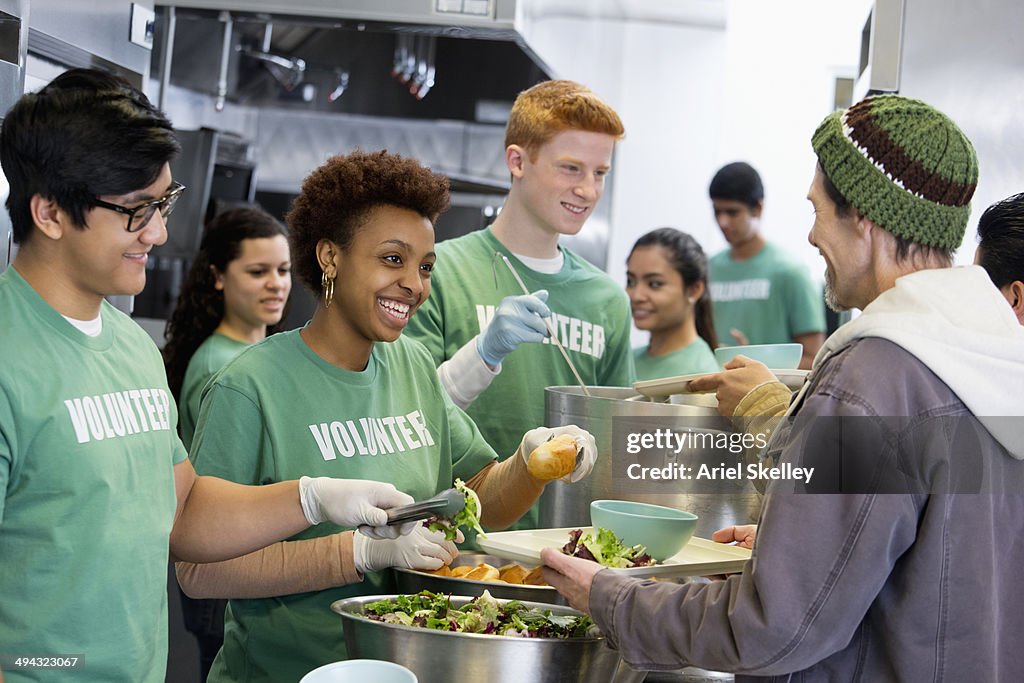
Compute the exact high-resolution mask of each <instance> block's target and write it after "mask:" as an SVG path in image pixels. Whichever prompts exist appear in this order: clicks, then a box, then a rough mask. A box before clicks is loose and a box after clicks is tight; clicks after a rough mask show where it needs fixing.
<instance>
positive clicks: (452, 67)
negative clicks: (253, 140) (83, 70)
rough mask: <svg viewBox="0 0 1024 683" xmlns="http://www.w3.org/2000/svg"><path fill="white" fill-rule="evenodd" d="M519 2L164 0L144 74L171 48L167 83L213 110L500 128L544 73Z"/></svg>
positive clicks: (156, 70)
mask: <svg viewBox="0 0 1024 683" xmlns="http://www.w3.org/2000/svg"><path fill="white" fill-rule="evenodd" d="M522 2H524V0H345V1H344V2H338V1H337V0H299V1H298V2H281V0H246V1H238V0H205V1H202V2H199V1H195V0H168V1H167V2H163V3H159V4H158V6H157V10H158V24H163V26H164V30H163V31H158V36H157V41H156V45H155V46H154V60H155V61H154V65H153V74H154V76H158V75H159V74H161V73H162V71H163V69H162V65H161V64H159V63H158V62H159V59H160V57H159V56H160V55H161V54H162V52H163V51H164V49H165V46H166V45H168V44H170V45H172V46H173V47H172V49H171V61H170V69H169V73H168V75H167V79H168V80H169V82H170V83H172V84H174V85H178V86H181V87H184V88H187V89H190V90H193V91H196V92H201V93H206V94H209V95H213V96H214V97H219V98H221V99H220V102H221V103H223V101H224V100H228V101H232V102H235V103H238V104H242V105H246V106H254V107H276V108H280V107H284V108H297V109H304V110H312V111H322V112H332V113H343V114H356V115H367V116H391V117H398V118H406V119H434V120H436V119H450V120H461V121H475V122H483V123H497V124H501V123H504V117H505V116H506V115H507V111H508V107H509V106H511V103H512V100H514V99H515V96H516V95H517V94H518V93H519V92H521V91H522V90H525V89H526V88H528V87H530V86H531V85H534V84H535V83H538V82H540V81H542V80H546V79H547V78H549V77H550V76H551V70H550V68H549V67H548V66H547V65H546V64H545V63H544V61H543V60H542V59H541V58H540V57H539V56H538V55H537V54H536V53H535V52H534V50H532V49H531V47H530V44H529V42H528V41H527V38H526V36H524V35H523V31H522V27H521V26H519V25H518V24H517V21H516V17H517V14H521V13H522V7H521V3H522ZM517 5H519V6H517ZM168 27H172V30H170V31H169V30H168Z"/></svg>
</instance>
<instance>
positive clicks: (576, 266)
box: [406, 228, 634, 529]
mask: <svg viewBox="0 0 1024 683" xmlns="http://www.w3.org/2000/svg"><path fill="white" fill-rule="evenodd" d="M495 252H501V253H502V254H504V255H505V256H506V257H508V259H509V260H510V261H511V262H512V264H513V266H514V267H515V269H516V271H518V273H519V276H520V277H521V278H522V279H523V282H524V283H525V284H526V287H527V288H528V289H529V290H530V291H531V292H535V291H537V290H538V289H546V290H548V301H547V304H548V307H549V308H550V309H551V311H552V315H553V316H554V323H555V326H556V329H557V330H558V337H559V340H560V341H561V342H562V345H563V346H564V347H565V350H566V351H567V353H568V354H569V357H570V358H571V359H572V362H573V364H574V365H575V366H576V369H577V370H578V371H579V373H580V376H581V377H582V378H583V381H584V382H585V383H586V384H588V385H596V386H618V387H622V386H631V385H632V383H633V381H634V369H633V353H632V349H631V348H630V343H629V332H630V326H631V324H632V322H631V317H630V312H629V300H628V299H627V297H626V293H625V291H624V290H623V289H622V287H621V286H619V285H618V284H616V283H615V282H614V281H613V280H612V279H611V278H610V277H608V276H607V275H606V274H605V273H604V272H602V271H601V270H599V269H598V268H595V267H594V266H593V265H591V264H590V263H588V262H587V261H585V260H583V259H582V258H580V257H579V256H576V255H575V254H574V253H572V252H571V251H570V250H568V249H564V248H563V249H562V252H563V254H564V255H565V263H564V265H563V266H562V269H561V271H559V272H558V273H553V274H545V273H538V272H536V271H534V270H531V269H530V268H527V267H526V266H525V265H523V263H522V262H521V261H520V260H519V259H517V258H516V257H515V256H513V255H512V253H511V252H509V251H508V249H506V248H505V247H503V246H502V245H501V243H500V242H498V240H497V238H495V237H494V235H493V234H492V233H491V230H490V229H489V228H488V229H484V230H479V231H477V232H473V233H470V234H469V235H465V236H463V237H459V238H456V239H452V240H446V241H444V242H441V243H440V244H438V245H437V263H436V264H435V265H434V271H433V273H432V275H431V282H432V284H431V291H430V297H429V298H428V299H427V300H426V301H425V302H424V303H423V305H422V306H420V308H419V310H418V311H416V313H415V314H414V315H413V317H412V319H411V320H410V321H409V327H408V330H407V331H406V334H407V335H409V336H411V337H414V338H415V339H418V340H419V341H421V342H423V344H424V345H425V346H426V347H427V349H429V351H430V354H431V355H432V356H433V358H434V363H435V364H436V365H440V364H441V363H442V362H444V361H445V360H447V359H449V358H451V357H452V356H453V355H454V354H455V352H456V351H458V350H459V349H460V348H462V347H463V346H464V345H465V344H466V342H468V341H469V340H471V339H472V338H473V337H475V336H476V335H478V334H479V333H480V331H481V330H482V329H483V328H484V327H485V326H486V325H487V324H488V323H489V322H490V320H491V318H493V317H494V310H495V309H496V308H497V306H498V305H499V304H500V303H501V300H502V299H503V298H505V297H506V296H510V295H519V294H522V290H520V288H519V285H518V284H517V283H516V281H515V279H514V278H513V277H512V274H511V273H510V272H508V268H507V267H506V266H505V265H504V264H503V263H501V262H500V261H495V260H494V254H495ZM492 262H494V268H495V269H496V270H492V265H491V264H492ZM495 272H496V273H497V286H495ZM576 384H577V382H576V379H575V377H573V374H572V371H571V370H570V369H569V366H568V365H567V364H566V362H565V359H564V358H563V357H562V354H561V353H560V352H559V350H558V348H557V347H556V346H555V345H554V344H550V343H547V341H545V343H542V344H522V345H521V346H519V348H517V349H516V350H515V351H513V352H512V353H511V354H509V355H508V356H506V357H505V359H504V361H503V362H502V370H501V373H500V374H499V375H498V376H497V377H495V378H494V381H493V382H492V383H491V385H490V386H489V387H488V388H487V389H486V390H484V392H483V393H481V394H480V396H479V397H478V398H477V399H476V401H474V402H473V403H472V404H471V405H470V406H469V409H468V410H467V411H466V412H467V413H469V415H470V417H472V418H473V420H474V421H475V422H476V424H477V426H479V427H480V432H481V433H482V434H483V435H484V438H486V439H487V442H488V443H490V444H491V445H492V446H493V447H494V450H496V451H497V452H498V456H499V457H500V458H501V459H505V458H507V457H508V456H510V455H512V454H513V453H514V452H515V450H516V448H518V447H519V442H520V441H521V440H522V438H523V434H525V433H526V432H527V431H529V430H531V429H533V428H535V427H540V426H542V425H544V423H545V412H544V400H545V399H544V389H545V387H549V386H561V385H573V386H575V385H576ZM538 517H539V515H538V506H537V505H534V506H533V508H532V509H531V510H530V511H529V512H527V513H526V515H524V516H523V517H522V518H521V519H520V520H519V521H518V522H517V523H516V524H515V525H513V527H512V528H514V529H530V528H536V527H537V524H538Z"/></svg>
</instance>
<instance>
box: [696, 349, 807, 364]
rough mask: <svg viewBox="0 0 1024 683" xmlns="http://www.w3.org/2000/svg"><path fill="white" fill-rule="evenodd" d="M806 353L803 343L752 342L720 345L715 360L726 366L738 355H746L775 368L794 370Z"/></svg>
mask: <svg viewBox="0 0 1024 683" xmlns="http://www.w3.org/2000/svg"><path fill="white" fill-rule="evenodd" d="M803 354H804V347H803V345H801V344H751V345H750V346H719V347H718V348H717V349H715V360H717V361H718V364H719V365H721V366H723V367H724V366H725V364H726V363H728V362H729V361H731V360H732V359H733V358H735V357H736V356H746V357H747V358H752V359H754V360H756V361H760V362H762V363H764V364H765V365H767V366H768V367H769V368H771V369H773V370H794V369H796V367H797V366H798V365H800V357H801V356H802V355H803Z"/></svg>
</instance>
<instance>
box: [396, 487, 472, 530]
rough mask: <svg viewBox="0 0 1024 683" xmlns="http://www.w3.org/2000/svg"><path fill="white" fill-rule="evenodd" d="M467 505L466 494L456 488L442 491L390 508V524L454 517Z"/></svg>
mask: <svg viewBox="0 0 1024 683" xmlns="http://www.w3.org/2000/svg"><path fill="white" fill-rule="evenodd" d="M464 507H466V496H465V494H463V493H462V492H461V491H458V490H456V489H447V490H445V491H441V493H439V494H437V495H436V496H434V497H433V498H428V499H427V500H423V501H420V502H418V503H412V504H410V505H402V506H400V507H396V508H391V509H390V510H388V526H393V525H395V524H402V523H404V522H411V521H413V520H416V519H427V518H428V517H442V518H444V519H452V518H453V517H455V515H457V514H458V513H459V512H461V511H462V508H464Z"/></svg>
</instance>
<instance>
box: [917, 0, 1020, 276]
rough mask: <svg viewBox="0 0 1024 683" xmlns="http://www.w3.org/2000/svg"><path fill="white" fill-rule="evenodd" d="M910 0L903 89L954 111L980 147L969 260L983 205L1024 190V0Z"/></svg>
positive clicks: (962, 259)
mask: <svg viewBox="0 0 1024 683" xmlns="http://www.w3.org/2000/svg"><path fill="white" fill-rule="evenodd" d="M905 1H906V8H905V14H904V31H903V65H902V72H901V74H900V79H901V82H900V93H901V94H903V95H906V96H908V97H916V98H919V99H922V100H924V101H926V102H928V103H929V104H932V105H934V106H936V107H938V108H939V109H940V110H942V111H943V112H945V113H946V114H948V115H949V116H951V117H952V118H953V120H954V121H956V122H957V123H958V124H959V125H960V127H961V128H962V129H963V130H964V132H965V133H966V134H967V136H968V137H969V138H970V139H971V141H972V142H973V143H974V146H975V149H976V150H977V153H978V161H979V164H980V179H979V182H978V190H977V192H976V193H975V195H974V200H973V203H972V209H973V210H972V215H971V221H970V223H969V224H968V228H967V236H966V237H965V238H964V245H963V246H962V247H961V250H960V253H959V254H958V257H957V262H959V263H969V262H970V261H971V257H972V255H973V253H974V245H975V239H974V233H975V229H976V228H977V225H978V218H979V217H980V216H981V213H982V211H984V210H985V208H986V207H987V206H989V205H990V204H992V203H993V202H995V201H997V200H999V199H1003V198H1005V197H1007V196H1009V195H1011V194H1015V193H1017V192H1021V191H1024V167H1022V166H1021V162H1020V160H1021V159H1022V158H1024V137H1022V135H1021V131H1022V129H1024V116H1022V114H1021V112H1024V42H1022V41H1021V40H1020V37H1019V35H1018V34H1019V31H1018V30H1017V29H1018V28H1019V27H1021V26H1024V3H1021V2H1020V1H1019V0H984V1H981V2H972V3H964V2H958V1H957V0H905Z"/></svg>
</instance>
